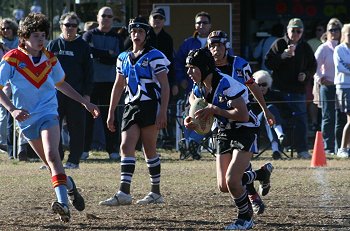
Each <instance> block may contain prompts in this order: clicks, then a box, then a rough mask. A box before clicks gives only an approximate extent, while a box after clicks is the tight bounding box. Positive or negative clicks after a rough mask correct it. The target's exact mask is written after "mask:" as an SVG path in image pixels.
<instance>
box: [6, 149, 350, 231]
mask: <svg viewBox="0 0 350 231" xmlns="http://www.w3.org/2000/svg"><path fill="white" fill-rule="evenodd" d="M161 155H162V179H161V182H162V193H163V196H164V198H165V200H166V203H165V204H162V205H148V206H140V205H136V204H135V201H136V200H137V199H140V198H142V197H144V196H145V195H146V194H147V193H148V191H149V188H150V187H149V178H148V171H147V168H146V164H145V162H144V160H143V159H142V157H141V155H138V161H137V163H136V171H135V175H134V178H133V184H132V195H133V204H132V205H130V206H121V207H112V208H111V207H101V206H99V205H98V202H99V201H100V200H103V199H106V198H108V197H110V196H112V195H113V194H114V193H115V191H116V189H117V185H118V184H119V169H120V168H119V164H118V163H115V162H110V161H108V160H106V159H105V158H106V157H107V155H106V154H105V153H101V152H100V153H94V154H93V155H92V156H91V157H90V159H89V160H87V161H84V162H82V163H81V165H80V169H79V170H68V171H67V173H68V175H71V176H73V177H74V179H75V181H76V183H77V185H78V187H79V188H80V189H81V193H82V195H83V196H84V197H85V200H86V210H85V211H84V212H80V213H79V212H77V211H76V210H74V209H73V208H72V209H71V213H72V221H71V222H70V223H68V224H64V223H61V222H60V221H59V219H58V217H57V216H55V215H53V214H52V213H51V210H50V204H51V203H52V202H53V201H54V200H55V195H54V191H53V190H52V188H51V181H50V177H49V174H48V172H47V171H46V170H39V167H40V166H41V163H40V162H33V163H25V162H17V161H10V160H7V158H6V155H5V154H0V198H1V202H0V214H1V216H0V230H4V231H7V230H222V229H223V227H224V226H226V225H228V224H229V223H231V222H232V220H233V219H234V218H235V216H236V209H235V207H234V206H232V202H231V199H230V197H229V195H227V194H222V193H220V192H219V191H218V190H217V188H216V175H215V161H214V158H213V157H212V156H211V155H209V154H204V157H203V158H202V159H201V160H200V161H193V160H191V159H188V160H184V161H179V160H178V157H179V155H178V153H176V152H170V151H164V150H161ZM270 155H271V153H268V152H266V153H264V155H263V156H261V157H260V158H259V159H258V160H254V161H253V167H254V168H259V167H260V166H261V165H262V164H264V163H265V162H267V161H270V162H272V163H273V165H274V166H275V169H274V172H273V174H272V188H271V191H270V194H269V195H267V196H266V197H264V202H265V204H266V206H267V208H266V210H265V213H264V214H263V215H261V216H255V218H254V220H255V226H254V230H337V231H338V230H350V215H349V214H350V213H349V211H350V192H349V188H350V187H349V186H350V180H349V176H350V162H349V160H339V159H337V158H328V159H327V164H328V165H327V167H322V168H310V167H309V166H310V160H299V159H296V158H293V159H284V160H278V161H274V160H272V159H271V158H270ZM256 186H258V183H256Z"/></svg>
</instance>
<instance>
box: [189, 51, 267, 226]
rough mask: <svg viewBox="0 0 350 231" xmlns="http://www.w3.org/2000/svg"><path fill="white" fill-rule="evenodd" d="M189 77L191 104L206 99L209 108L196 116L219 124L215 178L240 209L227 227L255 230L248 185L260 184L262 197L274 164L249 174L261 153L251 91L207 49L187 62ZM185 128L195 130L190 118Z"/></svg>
mask: <svg viewBox="0 0 350 231" xmlns="http://www.w3.org/2000/svg"><path fill="white" fill-rule="evenodd" d="M186 66H187V68H188V71H187V74H188V76H189V77H190V78H191V80H192V81H193V82H194V85H193V88H192V92H191V93H190V97H189V102H190V104H192V103H193V102H194V100H195V98H203V99H205V101H206V102H208V106H207V107H205V108H204V109H201V110H199V111H197V112H196V113H195V117H196V118H197V119H204V118H206V117H208V116H214V117H215V118H216V120H217V126H218V134H217V138H216V139H217V155H216V175H217V185H218V187H219V190H220V191H221V192H224V193H230V195H231V197H232V198H233V199H234V203H235V205H236V206H237V208H238V218H237V220H235V221H234V222H233V223H232V224H230V225H228V226H227V227H225V229H230V230H238V229H239V230H247V229H251V228H252V227H253V219H252V213H253V211H252V207H251V203H250V201H249V198H248V193H247V190H246V187H245V186H246V184H247V183H251V182H253V181H254V180H259V181H260V182H261V184H262V185H263V187H262V189H263V190H262V193H263V195H266V194H267V193H268V192H269V190H270V176H271V172H272V170H273V166H272V164H271V163H266V164H264V165H263V166H262V167H261V168H260V169H259V170H255V171H253V170H250V171H246V168H247V166H248V165H249V163H250V160H251V158H252V157H253V153H255V154H256V153H257V152H258V147H257V145H256V144H257V136H256V132H257V130H258V127H259V121H258V120H257V117H256V115H254V113H253V112H252V111H251V110H250V109H249V100H248V90H247V88H246V87H245V86H244V85H243V84H241V83H240V82H238V81H236V80H235V79H234V78H232V77H231V76H229V75H226V74H224V73H221V72H218V71H217V70H216V67H215V61H214V58H213V57H212V54H211V53H210V51H208V50H207V49H203V48H202V49H195V50H193V51H191V52H190V53H189V54H188V56H187V58H186ZM184 125H185V126H186V127H187V128H188V129H195V128H196V126H197V125H196V124H194V123H193V122H192V118H191V117H190V116H187V117H186V118H185V120H184Z"/></svg>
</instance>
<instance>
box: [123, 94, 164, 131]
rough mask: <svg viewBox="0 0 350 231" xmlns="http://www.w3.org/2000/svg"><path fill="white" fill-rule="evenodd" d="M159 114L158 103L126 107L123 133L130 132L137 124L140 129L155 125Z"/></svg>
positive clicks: (148, 101) (149, 101) (150, 102)
mask: <svg viewBox="0 0 350 231" xmlns="http://www.w3.org/2000/svg"><path fill="white" fill-rule="evenodd" d="M157 114H158V102H157V101H153V100H152V101H151V100H147V101H142V102H138V103H137V104H134V103H131V104H127V105H125V108H124V113H123V120H122V127H121V129H122V131H126V130H128V129H129V128H130V127H131V126H132V125H134V124H137V125H138V126H139V127H140V128H143V127H147V126H150V125H154V124H155V123H156V118H157Z"/></svg>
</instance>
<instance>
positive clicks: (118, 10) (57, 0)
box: [0, 0, 350, 60]
mask: <svg viewBox="0 0 350 231" xmlns="http://www.w3.org/2000/svg"><path fill="white" fill-rule="evenodd" d="M33 5H38V6H40V7H41V11H42V12H43V13H44V14H46V15H48V17H49V18H50V19H51V22H52V28H53V30H52V34H51V35H50V37H51V38H54V37H57V36H58V34H59V25H58V20H59V17H60V15H62V13H64V12H67V11H76V12H77V14H78V15H79V17H80V18H81V19H82V21H83V22H85V21H96V15H97V11H98V9H99V8H101V7H102V6H105V5H108V6H110V7H112V9H113V11H114V14H115V16H116V17H115V20H114V26H115V27H122V26H125V25H127V22H128V20H129V18H131V17H135V16H137V15H142V16H145V17H147V16H148V15H149V13H150V12H151V10H152V8H153V7H155V6H162V7H164V9H165V10H166V13H167V17H168V21H167V26H166V27H165V29H166V30H167V31H168V32H169V33H170V34H171V35H172V36H173V38H174V46H175V50H176V49H177V48H178V46H179V44H180V43H181V42H182V41H183V39H185V38H186V37H188V36H189V35H190V34H192V33H193V30H194V15H195V14H196V13H197V12H199V11H202V10H204V11H208V12H209V13H210V14H212V24H213V29H215V30H217V29H223V30H225V31H226V32H228V33H229V34H230V39H231V41H232V47H233V49H234V53H235V54H237V55H241V56H243V57H245V58H246V59H248V60H252V51H253V49H254V47H255V45H256V44H257V42H258V41H259V40H260V39H261V38H262V37H265V36H268V35H269V30H270V28H271V26H272V25H273V24H275V23H278V22H280V23H282V24H283V25H287V23H288V20H289V19H290V18H292V17H300V18H301V19H303V21H304V24H305V37H306V38H307V39H308V38H311V37H313V28H314V25H315V24H316V23H317V22H319V21H321V20H322V21H328V20H329V19H330V18H332V17H338V18H339V19H340V20H341V21H342V22H343V23H346V22H347V23H349V22H350V1H347V0H285V1H283V0H270V1H265V0H244V1H239V0H231V1H228V0H219V1H216V0H193V1H191V3H189V1H186V0H147V1H145V0H37V1H33V0H22V1H18V0H0V16H1V17H14V16H13V15H14V14H13V13H14V12H16V10H17V12H18V10H23V12H24V15H27V14H28V13H29V12H30V9H31V7H32V6H33ZM82 28H83V26H82V25H81V29H82Z"/></svg>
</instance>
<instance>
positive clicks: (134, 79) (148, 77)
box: [117, 48, 170, 104]
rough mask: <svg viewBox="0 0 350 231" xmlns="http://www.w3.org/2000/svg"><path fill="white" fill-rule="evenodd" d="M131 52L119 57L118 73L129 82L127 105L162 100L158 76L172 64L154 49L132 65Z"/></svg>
mask: <svg viewBox="0 0 350 231" xmlns="http://www.w3.org/2000/svg"><path fill="white" fill-rule="evenodd" d="M130 55H131V51H125V52H123V53H121V54H120V55H119V56H118V60H117V72H118V73H119V74H121V75H123V76H124V78H125V79H126V82H127V87H126V90H127V93H128V96H127V97H125V104H128V103H130V102H135V101H145V100H158V101H159V100H160V95H161V87H160V83H159V81H158V79H157V77H156V74H158V73H161V72H162V71H166V72H167V73H168V68H167V66H168V65H169V64H170V62H169V60H168V59H167V58H166V56H165V55H164V54H163V53H162V52H160V51H159V50H157V49H154V48H152V49H151V50H149V51H148V52H146V53H145V54H142V56H141V57H140V58H139V59H138V60H137V61H136V63H135V64H133V63H132V59H131V57H130Z"/></svg>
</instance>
